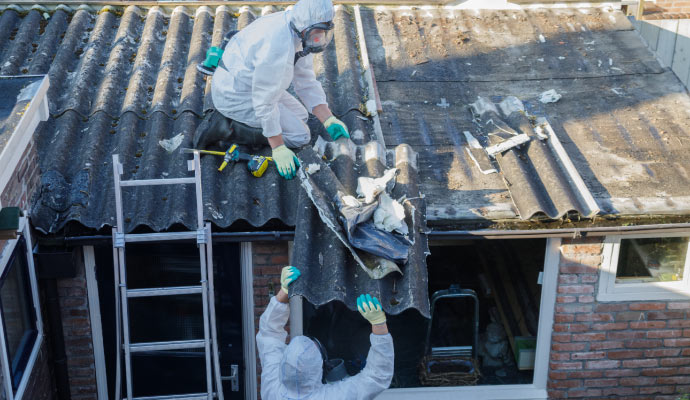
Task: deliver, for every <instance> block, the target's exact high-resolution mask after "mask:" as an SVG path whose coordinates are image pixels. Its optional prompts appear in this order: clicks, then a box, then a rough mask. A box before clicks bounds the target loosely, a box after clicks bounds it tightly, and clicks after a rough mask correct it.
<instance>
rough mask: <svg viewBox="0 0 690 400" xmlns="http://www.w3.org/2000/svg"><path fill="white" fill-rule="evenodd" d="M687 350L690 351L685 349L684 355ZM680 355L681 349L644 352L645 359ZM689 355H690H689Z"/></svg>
mask: <svg viewBox="0 0 690 400" xmlns="http://www.w3.org/2000/svg"><path fill="white" fill-rule="evenodd" d="M685 350H690V349H683V353H685ZM689 353H690V352H689ZM678 354H680V349H651V350H645V352H644V356H645V357H675V356H677V355H678ZM683 355H686V354H683ZM687 355H690V354H687Z"/></svg>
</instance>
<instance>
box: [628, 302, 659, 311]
mask: <svg viewBox="0 0 690 400" xmlns="http://www.w3.org/2000/svg"><path fill="white" fill-rule="evenodd" d="M665 309H666V303H632V304H630V310H632V311H649V310H665Z"/></svg>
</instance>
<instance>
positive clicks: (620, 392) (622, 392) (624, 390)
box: [602, 387, 639, 396]
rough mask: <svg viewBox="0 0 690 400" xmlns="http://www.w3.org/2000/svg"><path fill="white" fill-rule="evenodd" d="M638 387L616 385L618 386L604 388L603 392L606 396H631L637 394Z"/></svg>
mask: <svg viewBox="0 0 690 400" xmlns="http://www.w3.org/2000/svg"><path fill="white" fill-rule="evenodd" d="M638 390H639V389H638V388H631V387H616V388H607V389H604V390H603V392H602V394H603V395H604V396H611V395H616V396H631V395H634V394H637V392H638Z"/></svg>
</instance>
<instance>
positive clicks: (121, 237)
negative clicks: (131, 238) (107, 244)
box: [115, 232, 125, 248]
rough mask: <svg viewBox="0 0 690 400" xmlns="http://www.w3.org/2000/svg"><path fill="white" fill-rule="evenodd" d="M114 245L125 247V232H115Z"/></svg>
mask: <svg viewBox="0 0 690 400" xmlns="http://www.w3.org/2000/svg"><path fill="white" fill-rule="evenodd" d="M115 247H117V248H124V247H125V234H124V233H122V232H115Z"/></svg>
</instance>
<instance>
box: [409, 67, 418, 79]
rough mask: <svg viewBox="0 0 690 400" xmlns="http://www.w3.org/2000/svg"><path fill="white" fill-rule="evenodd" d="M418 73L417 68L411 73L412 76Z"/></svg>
mask: <svg viewBox="0 0 690 400" xmlns="http://www.w3.org/2000/svg"><path fill="white" fill-rule="evenodd" d="M416 74H417V70H416V69H415V70H414V71H412V73H411V74H410V77H413V76H415V75H416Z"/></svg>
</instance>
